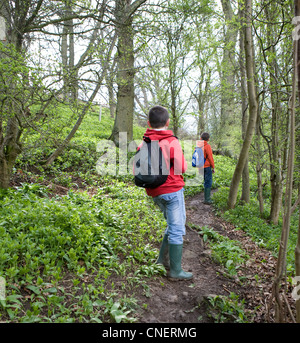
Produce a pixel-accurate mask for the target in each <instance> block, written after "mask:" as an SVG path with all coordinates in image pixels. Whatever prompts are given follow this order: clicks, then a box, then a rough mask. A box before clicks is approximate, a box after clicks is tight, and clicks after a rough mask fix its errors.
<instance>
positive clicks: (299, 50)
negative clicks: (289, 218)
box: [294, 0, 300, 323]
mask: <svg viewBox="0 0 300 343" xmlns="http://www.w3.org/2000/svg"><path fill="white" fill-rule="evenodd" d="M294 6H295V17H296V18H297V17H299V16H300V0H295V5H294ZM295 24H296V29H297V28H298V27H299V26H298V23H297V22H296V23H295ZM295 44H296V48H295V51H296V62H295V69H296V70H295V74H296V75H297V81H298V82H297V91H298V92H297V94H298V101H299V100H300V40H299V37H298V39H297V40H296V42H295ZM299 143H300V135H299V132H298V136H297V148H298V149H299V148H300V144H299ZM297 165H298V166H299V165H300V157H299V155H298V156H297ZM298 197H300V177H299V175H298ZM298 207H299V205H298ZM299 212H300V211H299ZM295 267H296V276H297V277H298V278H300V213H299V224H298V239H297V245H296V249H295ZM298 284H299V282H298ZM296 321H297V323H300V298H299V299H297V300H296Z"/></svg>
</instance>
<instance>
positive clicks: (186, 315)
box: [138, 193, 275, 323]
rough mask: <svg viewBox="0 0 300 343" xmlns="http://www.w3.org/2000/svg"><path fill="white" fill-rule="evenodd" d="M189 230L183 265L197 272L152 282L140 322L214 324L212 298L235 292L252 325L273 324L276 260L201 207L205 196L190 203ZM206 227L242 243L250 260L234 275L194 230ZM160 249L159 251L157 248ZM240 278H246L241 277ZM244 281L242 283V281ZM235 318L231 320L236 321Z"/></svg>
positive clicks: (187, 228)
mask: <svg viewBox="0 0 300 343" xmlns="http://www.w3.org/2000/svg"><path fill="white" fill-rule="evenodd" d="M185 200H186V212H187V227H186V236H185V240H184V249H183V261H182V266H183V269H184V270H186V271H191V272H192V273H193V279H192V280H184V281H172V280H171V279H168V278H167V277H165V276H162V277H160V278H158V279H153V280H151V279H150V281H149V283H148V285H149V287H150V295H147V297H146V296H140V299H139V300H140V302H141V303H146V304H148V305H147V307H146V308H143V309H141V310H140V314H139V320H138V321H139V322H140V323H211V322H215V321H214V320H213V319H212V317H211V315H209V313H210V314H211V312H210V310H209V306H208V297H210V296H215V295H222V296H227V297H228V296H229V295H230V293H231V292H234V293H235V294H236V295H238V297H239V299H240V300H242V299H244V301H245V304H244V308H245V313H247V317H248V318H249V317H250V320H249V322H252V323H253V322H255V323H265V322H272V321H273V314H272V309H271V311H269V299H270V297H271V287H272V281H273V276H274V268H275V259H274V257H273V256H272V255H271V253H270V252H269V251H267V250H264V249H262V248H259V247H258V246H257V245H256V244H255V243H254V242H253V241H252V240H251V239H250V238H249V237H248V236H247V235H246V234H245V233H243V232H241V231H238V230H236V229H235V228H234V227H233V226H232V225H231V224H229V223H226V222H225V221H224V220H222V219H221V218H220V217H217V216H216V215H215V214H214V213H213V208H212V206H209V205H205V204H203V202H202V201H203V193H199V194H197V195H195V196H193V197H187V198H186V199H185ZM194 225H197V226H199V227H203V226H205V225H206V226H208V227H210V228H213V229H214V230H216V231H217V232H218V233H219V234H222V235H225V236H227V237H228V238H229V239H231V240H238V241H240V242H241V244H242V246H243V248H244V249H245V250H246V251H247V254H248V255H249V256H250V259H249V260H248V261H247V263H246V264H245V265H244V266H242V267H241V268H240V269H239V272H238V275H237V276H236V277H230V276H228V274H226V272H225V269H224V268H223V267H222V266H221V265H220V264H217V263H216V262H214V260H213V259H212V256H211V251H210V250H209V247H208V245H207V243H205V242H204V241H203V238H202V236H201V235H200V234H199V230H197V228H195V227H194ZM158 248H159V247H158ZM240 277H242V278H240ZM240 279H243V281H242V282H241V281H240ZM235 320H236V318H230V317H229V318H227V321H228V322H231V321H232V322H235Z"/></svg>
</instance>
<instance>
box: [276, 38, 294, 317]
mask: <svg viewBox="0 0 300 343" xmlns="http://www.w3.org/2000/svg"><path fill="white" fill-rule="evenodd" d="M293 52H294V53H293V54H294V73H293V85H292V97H291V104H290V113H291V114H290V146H289V156H288V170H287V180H286V191H285V205H284V215H283V221H282V232H281V239H280V245H279V254H278V259H277V265H276V275H275V280H274V284H273V292H274V296H275V302H276V307H275V318H276V321H277V322H282V321H283V313H282V304H281V298H280V285H281V281H282V278H283V275H284V272H285V269H286V254H287V245H288V238H289V232H290V221H291V209H292V196H293V174H294V158H295V101H296V87H297V86H296V70H297V63H298V57H297V42H295V41H294V44H293Z"/></svg>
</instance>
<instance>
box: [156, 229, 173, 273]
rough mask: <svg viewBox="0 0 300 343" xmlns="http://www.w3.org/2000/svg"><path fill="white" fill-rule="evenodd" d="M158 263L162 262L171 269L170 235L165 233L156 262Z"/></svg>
mask: <svg viewBox="0 0 300 343" xmlns="http://www.w3.org/2000/svg"><path fill="white" fill-rule="evenodd" d="M155 263H156V264H162V265H163V266H164V267H165V268H166V269H170V262H169V243H168V235H166V234H165V235H164V238H163V240H162V243H161V247H160V250H159V255H158V259H157V260H156V262H155Z"/></svg>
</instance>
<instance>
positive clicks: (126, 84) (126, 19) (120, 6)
mask: <svg viewBox="0 0 300 343" xmlns="http://www.w3.org/2000/svg"><path fill="white" fill-rule="evenodd" d="M144 2H146V0H135V1H134V2H133V3H131V0H117V1H116V4H115V9H114V16H115V25H116V33H117V37H118V44H117V51H118V52H117V54H118V59H117V86H118V91H117V105H116V116H115V122H114V127H113V130H112V134H111V136H110V139H111V140H113V142H114V143H115V144H116V145H117V146H119V133H120V132H126V133H127V141H128V142H130V141H131V140H132V138H133V111H134V75H135V68H134V48H133V35H134V30H133V25H132V24H133V14H134V13H135V11H136V10H137V9H138V7H139V6H141V5H142V4H143V3H144Z"/></svg>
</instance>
